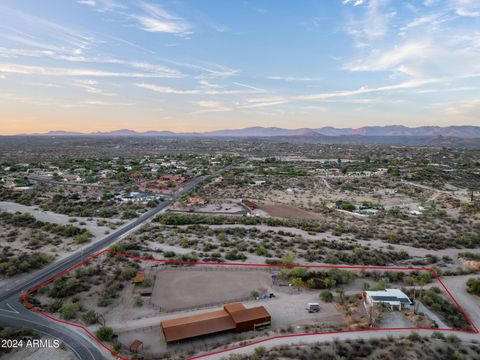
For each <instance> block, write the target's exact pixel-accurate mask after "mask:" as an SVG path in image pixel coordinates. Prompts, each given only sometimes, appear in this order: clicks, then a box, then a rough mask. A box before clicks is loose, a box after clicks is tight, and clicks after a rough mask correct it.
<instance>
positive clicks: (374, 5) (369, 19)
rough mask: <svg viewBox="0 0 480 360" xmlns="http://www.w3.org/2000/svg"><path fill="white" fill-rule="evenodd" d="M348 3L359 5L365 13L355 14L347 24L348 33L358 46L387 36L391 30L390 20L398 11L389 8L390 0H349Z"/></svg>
mask: <svg viewBox="0 0 480 360" xmlns="http://www.w3.org/2000/svg"><path fill="white" fill-rule="evenodd" d="M346 3H347V4H349V3H353V5H356V6H359V5H362V6H361V8H362V10H363V9H365V10H364V11H363V14H362V15H361V16H359V15H358V14H355V15H353V18H352V20H351V21H350V22H349V24H348V25H347V33H348V34H350V35H351V36H353V38H354V39H355V41H356V43H357V46H358V47H362V46H366V45H369V44H370V42H372V41H374V40H378V39H380V38H383V37H385V36H386V35H387V34H388V33H389V31H390V21H391V19H392V18H393V17H395V15H396V11H394V10H391V9H390V8H388V5H389V3H390V1H389V0H369V1H368V2H366V3H365V4H364V2H363V1H362V2H358V1H356V2H353V1H347V2H346Z"/></svg>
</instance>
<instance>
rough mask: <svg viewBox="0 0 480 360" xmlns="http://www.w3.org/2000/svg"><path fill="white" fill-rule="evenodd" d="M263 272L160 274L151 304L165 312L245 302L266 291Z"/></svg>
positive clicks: (268, 278)
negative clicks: (246, 299)
mask: <svg viewBox="0 0 480 360" xmlns="http://www.w3.org/2000/svg"><path fill="white" fill-rule="evenodd" d="M271 283H272V280H271V276H270V274H269V273H268V272H266V271H256V270H252V271H225V270H161V271H159V272H158V273H157V275H156V279H155V286H154V288H153V294H152V303H153V304H154V305H157V306H160V308H161V309H162V310H164V311H171V310H175V309H188V308H196V307H200V306H206V305H213V304H219V303H227V302H229V301H234V300H240V299H244V298H247V297H248V296H249V294H250V292H251V291H252V290H259V289H267V288H269V287H270V286H271Z"/></svg>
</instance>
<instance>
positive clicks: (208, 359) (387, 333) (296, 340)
mask: <svg viewBox="0 0 480 360" xmlns="http://www.w3.org/2000/svg"><path fill="white" fill-rule="evenodd" d="M415 332H416V333H418V334H419V335H421V336H425V337H429V336H431V335H432V330H416V331H415ZM410 333H411V330H367V331H362V332H344V333H335V334H318V335H307V336H297V337H282V336H279V337H277V338H274V339H270V340H267V341H264V342H260V343H256V344H253V345H247V346H245V347H241V348H238V349H235V350H230V351H228V350H227V351H225V352H222V353H220V354H214V355H209V356H203V357H201V356H198V357H194V358H192V359H200V358H201V359H202V360H219V359H222V358H227V357H228V356H229V355H230V354H234V353H235V354H242V355H248V354H252V353H253V351H254V350H255V348H256V347H260V346H261V347H264V348H266V349H267V350H268V349H271V348H273V347H276V346H282V345H299V344H315V343H323V342H331V341H336V340H339V341H346V340H358V339H364V340H369V339H378V338H385V337H394V338H399V337H404V336H408V335H410ZM444 333H445V332H444ZM454 334H455V335H456V336H457V337H459V338H460V339H461V340H463V341H468V342H472V341H478V339H479V336H478V334H468V333H460V332H455V333H454ZM445 335H448V334H447V333H446V334H445Z"/></svg>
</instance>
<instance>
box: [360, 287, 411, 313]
mask: <svg viewBox="0 0 480 360" xmlns="http://www.w3.org/2000/svg"><path fill="white" fill-rule="evenodd" d="M365 303H366V304H367V305H370V306H373V305H376V304H386V305H389V306H390V308H391V309H392V310H402V309H408V308H410V306H413V301H412V300H411V299H410V298H409V297H408V295H407V294H405V293H404V292H403V291H402V290H400V289H385V290H376V291H365Z"/></svg>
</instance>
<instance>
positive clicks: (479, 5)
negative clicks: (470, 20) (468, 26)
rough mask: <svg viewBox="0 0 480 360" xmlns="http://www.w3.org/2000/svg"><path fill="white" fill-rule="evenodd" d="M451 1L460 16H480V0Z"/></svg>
mask: <svg viewBox="0 0 480 360" xmlns="http://www.w3.org/2000/svg"><path fill="white" fill-rule="evenodd" d="M450 3H451V5H452V7H453V8H454V9H455V12H456V13H457V14H458V15H460V16H467V17H478V16H480V2H478V0H451V1H450Z"/></svg>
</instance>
